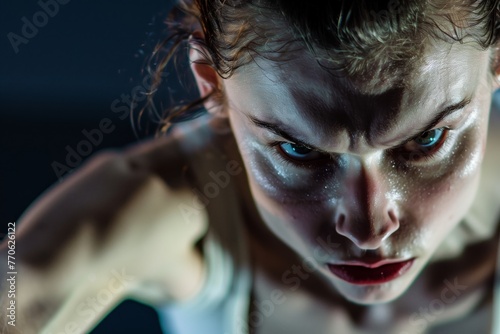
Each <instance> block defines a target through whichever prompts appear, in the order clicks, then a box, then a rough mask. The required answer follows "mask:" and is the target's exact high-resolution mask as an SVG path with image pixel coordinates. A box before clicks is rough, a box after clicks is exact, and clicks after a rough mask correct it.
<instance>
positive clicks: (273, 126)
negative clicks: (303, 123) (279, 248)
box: [244, 97, 472, 154]
mask: <svg viewBox="0 0 500 334" xmlns="http://www.w3.org/2000/svg"><path fill="white" fill-rule="evenodd" d="M471 100H472V98H471V97H469V98H464V99H463V100H462V101H460V102H458V103H455V104H452V105H450V106H448V107H446V108H444V109H443V110H442V111H440V112H439V113H438V114H437V115H436V117H434V118H433V119H432V120H431V121H430V122H429V123H428V124H427V125H425V126H423V127H422V128H420V130H418V132H416V133H415V134H414V135H412V136H410V137H409V138H408V139H405V140H403V141H402V142H401V143H399V144H397V145H396V146H394V147H399V146H402V145H404V144H406V143H408V142H410V141H412V140H415V139H416V138H418V137H419V136H421V135H422V133H425V132H426V131H430V130H431V129H432V128H433V127H435V126H436V124H438V123H439V122H441V121H442V120H443V119H445V118H446V117H448V116H450V115H452V114H453V113H455V112H457V111H459V110H462V109H463V108H465V106H467V105H468V104H469V103H470V102H471ZM244 114H245V115H246V116H247V117H248V118H249V119H250V121H251V122H252V123H253V124H254V125H255V126H257V127H259V128H263V129H266V130H268V131H270V132H272V133H274V134H275V135H277V136H280V137H282V138H284V139H286V140H288V141H290V142H293V143H294V144H297V145H302V146H306V147H308V148H310V149H313V150H315V151H318V152H321V153H325V154H330V152H327V151H325V150H322V149H320V148H318V147H316V146H314V145H311V144H309V143H307V142H305V141H303V140H301V139H299V138H297V136H296V135H295V134H292V133H291V131H288V130H286V129H285V127H284V126H283V125H281V124H278V123H271V122H266V121H263V120H261V119H258V118H257V117H255V116H252V115H248V114H246V113H244Z"/></svg>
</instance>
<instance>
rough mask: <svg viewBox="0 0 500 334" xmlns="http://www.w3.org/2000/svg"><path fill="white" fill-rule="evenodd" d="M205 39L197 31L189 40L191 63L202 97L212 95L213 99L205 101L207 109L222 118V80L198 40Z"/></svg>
mask: <svg viewBox="0 0 500 334" xmlns="http://www.w3.org/2000/svg"><path fill="white" fill-rule="evenodd" d="M200 38H201V39H203V38H204V37H203V34H202V33H201V32H200V31H196V32H195V33H193V34H192V35H191V37H190V38H189V62H190V66H191V71H192V72H193V75H194V78H195V80H196V84H197V86H198V91H199V92H200V97H202V98H203V97H206V96H208V95H210V94H212V93H213V94H212V97H211V98H209V99H208V100H206V101H205V103H204V106H205V109H207V110H208V112H209V113H211V114H213V115H216V116H221V115H223V109H224V108H223V104H222V101H220V96H221V94H222V78H221V77H220V76H219V74H218V73H217V71H216V70H215V69H214V68H213V66H212V65H211V64H212V62H211V60H210V59H207V58H208V57H210V56H209V53H208V52H207V51H206V49H205V48H204V47H203V45H202V44H200V43H199V42H197V40H200Z"/></svg>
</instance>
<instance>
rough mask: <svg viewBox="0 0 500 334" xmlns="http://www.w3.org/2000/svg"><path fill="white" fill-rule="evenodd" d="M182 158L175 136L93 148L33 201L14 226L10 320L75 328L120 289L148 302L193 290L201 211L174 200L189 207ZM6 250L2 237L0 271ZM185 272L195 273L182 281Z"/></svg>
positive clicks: (26, 326)
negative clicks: (13, 316)
mask: <svg viewBox="0 0 500 334" xmlns="http://www.w3.org/2000/svg"><path fill="white" fill-rule="evenodd" d="M183 167H184V161H183V159H182V156H181V155H180V153H179V150H178V148H177V145H176V140H175V138H171V139H166V138H161V139H157V140H154V141H149V142H146V143H143V144H141V145H138V146H134V147H132V148H130V149H128V150H126V151H124V152H122V153H104V154H100V155H98V156H96V157H94V158H92V159H91V161H90V162H88V163H87V164H86V165H85V166H84V167H83V168H82V169H81V170H80V171H78V172H77V173H75V174H74V175H71V176H70V177H69V178H68V179H67V180H65V182H63V183H62V184H59V185H57V186H55V187H54V188H52V189H50V190H49V191H48V192H47V193H46V194H44V195H43V196H42V197H41V198H40V199H39V200H37V201H36V202H35V204H34V205H32V206H31V207H30V208H29V210H28V211H27V213H26V214H24V215H23V216H22V217H21V219H20V221H19V225H18V226H19V228H18V230H17V231H16V234H17V235H16V243H17V244H16V253H17V264H16V265H17V269H18V282H17V291H18V293H17V295H16V303H17V324H18V326H16V328H18V329H19V328H21V329H22V331H21V332H22V333H32V332H39V331H40V329H41V328H44V332H47V333H59V332H65V331H66V332H75V333H78V332H82V331H85V330H88V329H89V328H91V327H92V326H93V325H94V324H95V323H96V322H97V321H99V320H100V318H102V317H103V316H104V315H105V314H106V313H107V312H108V311H109V310H110V309H111V308H112V307H114V306H115V305H116V304H118V303H119V302H120V301H121V300H122V299H123V298H125V297H126V296H130V295H135V296H141V299H142V300H143V301H145V302H150V303H154V302H158V301H162V300H165V299H168V298H174V299H182V298H186V297H187V296H189V294H191V293H193V291H194V290H195V289H196V288H197V286H198V285H199V283H200V280H201V279H200V276H201V275H202V265H201V258H200V256H199V254H197V253H196V252H195V251H194V249H193V247H192V245H193V243H194V242H195V241H196V240H197V239H198V238H199V237H200V236H201V235H202V234H203V232H204V231H205V229H206V226H207V220H208V219H207V216H206V213H205V212H204V211H203V210H197V211H194V212H195V213H196V214H194V215H190V216H189V221H186V217H184V216H183V215H182V211H181V210H180V209H179V208H180V206H181V205H190V206H196V200H195V199H194V196H193V195H192V194H191V193H190V191H188V190H185V189H186V188H185V186H186V185H187V184H186V183H185V178H184V177H183V175H182V170H183ZM198 207H200V206H198ZM6 251H7V245H6V240H5V241H4V242H3V243H2V245H1V249H0V261H2V264H3V266H2V273H1V275H5V273H6V272H7V270H5V268H6V266H5V265H6V263H5V261H4V259H5V260H6V258H7V257H6ZM169 268H170V270H169ZM172 268H176V270H171V269H172ZM185 271H188V272H190V273H195V274H194V275H190V276H188V277H190V278H191V279H190V280H189V279H188V280H187V281H186V279H185V278H186V275H181V273H183V272H185ZM5 279H6V277H2V282H4V281H5ZM6 288H7V287H6V286H5V285H4V286H3V287H2V296H1V297H0V298H2V302H3V303H5V302H7V300H6V298H5V297H6ZM152 296H155V297H156V299H155V300H154V299H152V298H151V297H152ZM2 307H3V306H2ZM4 321H6V319H5V317H3V318H2V322H4ZM0 328H8V329H9V330H12V329H13V327H11V326H7V325H6V324H1V325H0ZM68 330H69V331H68ZM12 332H14V331H12Z"/></svg>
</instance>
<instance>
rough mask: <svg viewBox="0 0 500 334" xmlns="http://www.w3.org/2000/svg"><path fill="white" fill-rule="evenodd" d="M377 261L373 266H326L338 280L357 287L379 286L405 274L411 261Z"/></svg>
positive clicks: (359, 264) (357, 264)
mask: <svg viewBox="0 0 500 334" xmlns="http://www.w3.org/2000/svg"><path fill="white" fill-rule="evenodd" d="M414 260H415V259H410V260H406V261H400V262H392V261H379V262H377V263H373V264H362V263H361V262H356V263H355V264H328V268H329V269H330V271H331V272H332V273H333V274H334V275H335V276H337V277H339V278H340V279H342V280H344V281H347V282H349V283H352V284H357V285H370V284H381V283H385V282H389V281H392V280H393V279H396V278H398V277H400V276H402V275H403V274H404V273H406V272H407V271H408V270H409V269H410V267H411V265H412V264H413V261H414Z"/></svg>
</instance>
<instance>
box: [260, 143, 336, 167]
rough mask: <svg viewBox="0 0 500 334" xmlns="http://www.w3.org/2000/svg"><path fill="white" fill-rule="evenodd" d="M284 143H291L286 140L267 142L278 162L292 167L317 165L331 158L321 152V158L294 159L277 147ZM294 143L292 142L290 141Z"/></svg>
mask: <svg viewBox="0 0 500 334" xmlns="http://www.w3.org/2000/svg"><path fill="white" fill-rule="evenodd" d="M285 143H291V142H288V141H273V142H271V143H270V144H269V147H270V148H271V149H272V152H273V153H274V155H275V156H277V157H278V159H279V160H280V162H282V163H283V164H285V165H286V166H293V167H303V168H313V167H314V166H316V165H318V164H319V163H324V160H326V159H328V160H330V161H331V160H333V159H332V156H331V155H327V154H323V155H324V157H323V158H321V159H314V160H296V159H293V158H291V157H289V156H288V155H286V154H285V153H283V151H282V149H281V148H280V147H279V146H280V145H281V144H285ZM291 144H294V143H291Z"/></svg>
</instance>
